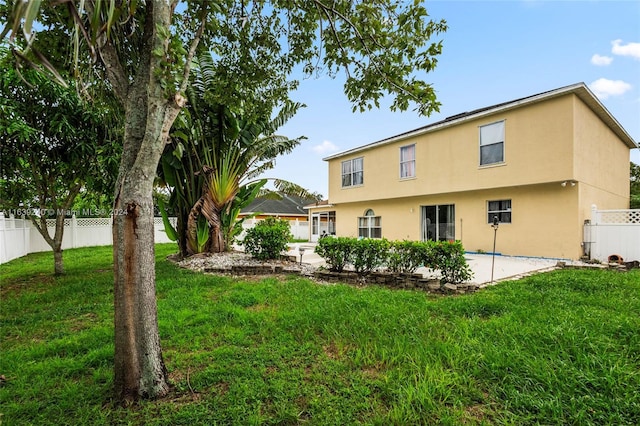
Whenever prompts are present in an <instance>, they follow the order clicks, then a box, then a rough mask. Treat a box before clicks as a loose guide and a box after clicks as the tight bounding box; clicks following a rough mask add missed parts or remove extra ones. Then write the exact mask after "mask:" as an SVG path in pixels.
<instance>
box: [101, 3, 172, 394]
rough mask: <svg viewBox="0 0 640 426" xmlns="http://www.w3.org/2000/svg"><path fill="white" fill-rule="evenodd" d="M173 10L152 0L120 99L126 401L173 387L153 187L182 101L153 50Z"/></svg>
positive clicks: (121, 360)
mask: <svg viewBox="0 0 640 426" xmlns="http://www.w3.org/2000/svg"><path fill="white" fill-rule="evenodd" d="M170 16H171V12H170V9H169V8H168V5H167V4H165V3H164V2H148V3H147V20H146V23H145V35H146V37H147V43H148V45H147V47H146V48H145V49H143V52H142V54H141V56H142V57H141V61H140V66H139V69H138V73H137V74H136V77H135V81H134V82H133V84H131V85H130V86H129V87H128V89H127V90H126V99H123V101H124V103H125V114H126V119H125V120H126V122H125V134H124V144H123V152H122V159H121V164H120V171H119V174H118V181H117V184H116V191H115V203H114V218H113V261H114V305H115V316H114V325H115V370H114V375H115V376H114V383H115V392H116V397H118V398H119V399H120V400H121V401H124V402H130V401H135V400H137V399H139V398H151V399H154V398H159V397H162V396H163V395H165V394H166V393H167V392H168V390H169V382H168V377H167V370H166V368H165V365H164V361H163V359H162V350H161V347H160V336H159V331H158V318H157V304H156V291H155V248H154V235H153V211H154V210H153V198H152V191H153V182H154V178H155V175H156V168H157V166H158V161H159V159H160V155H161V154H162V151H163V148H164V145H165V142H166V141H167V137H168V133H169V130H170V128H171V125H172V124H173V121H174V120H175V118H176V116H177V114H178V112H179V111H180V108H181V106H182V105H181V102H180V101H179V99H178V98H176V99H167V96H166V93H165V92H164V90H163V89H162V87H161V85H160V81H159V80H158V78H159V77H157V76H155V75H154V71H155V70H156V69H158V68H159V67H160V64H159V60H160V59H158V58H157V57H155V56H154V55H150V54H149V52H151V50H153V49H156V48H158V47H161V48H164V49H166V42H167V41H166V40H163V39H162V38H161V37H159V36H158V34H156V26H164V27H165V28H168V27H169V22H170ZM105 53H106V54H108V53H109V52H105ZM107 60H108V59H107ZM121 93H122V92H121ZM176 100H178V101H176Z"/></svg>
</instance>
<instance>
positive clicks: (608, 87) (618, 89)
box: [589, 78, 632, 99]
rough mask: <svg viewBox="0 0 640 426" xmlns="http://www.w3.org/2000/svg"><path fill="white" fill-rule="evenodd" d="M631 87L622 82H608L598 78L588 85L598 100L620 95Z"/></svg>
mask: <svg viewBox="0 0 640 426" xmlns="http://www.w3.org/2000/svg"><path fill="white" fill-rule="evenodd" d="M631 87H632V86H631V85H630V84H629V83H627V82H625V81H622V80H609V79H606V78H599V79H597V80H596V81H594V82H593V83H591V84H590V85H589V88H590V89H591V90H593V93H595V95H596V96H597V97H599V98H600V99H607V98H608V97H609V96H618V95H622V94H624V93H625V92H627V91H629V90H631Z"/></svg>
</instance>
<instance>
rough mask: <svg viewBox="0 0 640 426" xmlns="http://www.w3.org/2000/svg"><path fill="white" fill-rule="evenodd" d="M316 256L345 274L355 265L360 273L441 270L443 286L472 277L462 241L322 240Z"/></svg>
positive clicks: (343, 238)
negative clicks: (345, 270)
mask: <svg viewBox="0 0 640 426" xmlns="http://www.w3.org/2000/svg"><path fill="white" fill-rule="evenodd" d="M315 251H316V253H317V254H318V255H320V256H322V257H323V258H324V260H325V262H327V266H328V267H329V270H331V271H335V272H342V271H343V270H344V268H345V266H346V265H347V264H352V265H353V267H354V269H355V271H356V272H357V273H359V274H365V273H369V272H371V271H372V270H374V269H376V268H378V267H380V266H383V265H386V266H387V268H388V269H389V271H391V272H395V273H413V272H414V271H415V270H416V269H418V268H419V267H420V266H425V267H427V268H431V269H437V270H440V273H441V275H442V278H441V282H442V283H453V284H456V283H461V282H464V281H467V280H469V279H471V278H472V277H473V274H472V272H471V268H470V267H469V265H468V264H467V261H466V259H465V258H464V249H463V248H462V244H461V243H460V242H459V241H456V242H449V241H393V242H389V241H388V240H386V239H382V240H378V239H356V238H348V237H338V238H335V237H331V238H322V239H321V240H320V241H318V245H317V246H316V250H315Z"/></svg>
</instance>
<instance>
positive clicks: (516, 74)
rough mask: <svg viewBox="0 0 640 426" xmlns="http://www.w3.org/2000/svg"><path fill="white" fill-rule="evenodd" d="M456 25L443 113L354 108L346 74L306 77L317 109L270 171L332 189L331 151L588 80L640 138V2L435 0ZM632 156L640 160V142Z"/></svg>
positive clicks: (305, 93) (305, 92) (441, 69)
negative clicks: (300, 139) (294, 143)
mask: <svg viewBox="0 0 640 426" xmlns="http://www.w3.org/2000/svg"><path fill="white" fill-rule="evenodd" d="M427 10H428V11H429V14H430V16H431V17H432V18H433V19H445V20H446V21H447V23H448V25H449V30H448V31H447V32H446V33H444V34H441V35H439V36H438V38H437V39H442V40H443V44H444V48H443V53H442V55H441V56H440V57H439V62H438V66H437V68H436V69H435V71H433V72H431V73H429V74H427V75H425V76H424V77H423V78H424V79H425V80H426V81H427V82H429V83H432V84H433V85H434V87H435V89H436V92H437V96H438V100H439V101H440V102H441V103H442V106H441V108H440V113H436V114H432V115H431V117H420V116H418V115H417V113H416V112H414V111H411V110H409V111H406V112H402V113H398V112H396V113H392V112H390V111H389V109H388V103H387V104H385V105H382V106H381V108H380V109H379V110H372V111H369V112H366V113H352V111H351V105H350V104H349V102H348V101H347V100H346V97H345V95H344V94H343V88H342V84H343V78H342V77H341V76H340V77H337V78H336V79H331V78H329V77H327V76H324V77H321V78H319V79H308V80H303V81H301V84H300V88H299V89H298V91H297V92H295V93H293V94H292V98H293V99H294V100H296V101H299V102H303V103H305V104H306V105H307V108H305V109H304V110H302V111H300V112H299V113H298V114H297V115H296V116H295V117H294V118H292V119H291V120H290V121H289V122H288V123H287V125H286V126H285V127H283V128H281V129H280V131H279V132H278V133H280V134H284V135H287V136H289V137H296V136H300V135H305V136H307V138H308V139H307V140H306V141H304V142H303V143H302V144H301V145H300V146H299V147H298V148H296V150H295V151H294V152H293V153H292V154H290V155H288V156H286V157H281V158H279V159H278V160H277V165H276V168H275V169H274V170H273V171H272V172H271V173H269V174H268V176H270V177H278V178H282V179H287V180H290V181H293V182H296V183H298V184H300V185H302V186H303V187H305V188H307V189H310V190H312V191H314V192H320V193H321V194H323V195H324V196H325V197H327V195H328V190H327V185H328V177H327V163H326V162H325V161H322V158H324V157H326V156H328V155H330V154H334V153H336V152H340V151H344V150H347V149H350V148H354V147H357V146H360V145H364V144H367V143H370V142H375V141H377V140H380V139H384V138H386V137H389V136H393V135H396V134H398V133H402V132H405V131H408V130H412V129H415V128H418V127H421V126H424V125H426V124H429V123H433V122H435V121H438V120H441V119H443V118H445V117H448V116H450V115H454V114H458V113H461V112H465V111H470V110H472V109H475V108H480V107H484V106H489V105H493V104H496V103H500V102H505V101H509V100H512V99H517V98H520V97H525V96H529V95H533V94H536V93H540V92H544V91H547V90H552V89H556V88H558V87H562V86H567V85H570V84H574V83H579V82H584V83H586V84H587V85H588V86H589V87H590V88H591V90H592V91H593V92H594V93H595V94H596V95H597V96H598V97H599V99H600V101H601V102H602V103H603V105H604V106H605V107H606V108H607V109H608V110H609V112H610V113H611V114H612V115H613V116H614V117H615V118H616V119H617V120H618V122H620V124H621V125H622V126H623V127H624V128H625V129H626V130H627V132H628V133H629V134H630V135H631V136H632V137H633V138H634V139H635V140H636V142H638V141H640V2H638V1H538V0H512V1H428V2H427ZM631 160H632V161H634V162H635V163H638V164H640V152H639V150H637V149H635V150H633V151H632V153H631Z"/></svg>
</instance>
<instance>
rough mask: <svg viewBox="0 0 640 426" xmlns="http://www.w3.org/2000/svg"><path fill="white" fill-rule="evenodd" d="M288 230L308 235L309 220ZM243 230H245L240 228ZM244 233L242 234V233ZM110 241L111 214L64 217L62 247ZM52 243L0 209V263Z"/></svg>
mask: <svg viewBox="0 0 640 426" xmlns="http://www.w3.org/2000/svg"><path fill="white" fill-rule="evenodd" d="M169 220H170V221H171V223H172V225H173V226H175V225H176V218H175V217H172V218H169ZM258 221H259V219H250V220H246V221H245V222H244V223H243V227H244V228H245V230H246V229H248V228H253V227H254V226H255V224H256V223H258ZM289 223H290V225H291V233H292V234H293V236H294V238H296V239H308V238H309V222H307V221H300V220H295V221H290V222H289ZM47 225H49V233H50V235H52V236H53V234H54V233H55V221H54V220H53V219H49V220H47ZM154 225H155V241H156V243H169V242H171V240H169V238H167V234H166V233H165V231H164V224H163V222H162V218H160V217H156V218H155V220H154ZM243 234H244V232H243ZM243 236H244V235H241V237H243ZM111 244H113V237H112V233H111V218H110V217H91V218H79V219H77V218H76V217H75V216H73V217H71V218H67V219H65V220H64V234H63V237H62V249H63V250H66V249H70V248H78V247H92V246H108V245H111ZM50 250H51V247H50V246H49V244H47V242H46V241H45V240H44V238H42V235H40V232H38V230H37V229H36V227H35V226H33V224H32V223H31V222H30V221H29V220H28V219H16V218H14V217H13V215H10V216H9V217H8V218H6V217H4V214H3V213H1V212H0V264H2V263H6V262H8V261H10V260H13V259H17V258H18V257H22V256H25V255H27V254H29V253H36V252H41V251H50Z"/></svg>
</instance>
